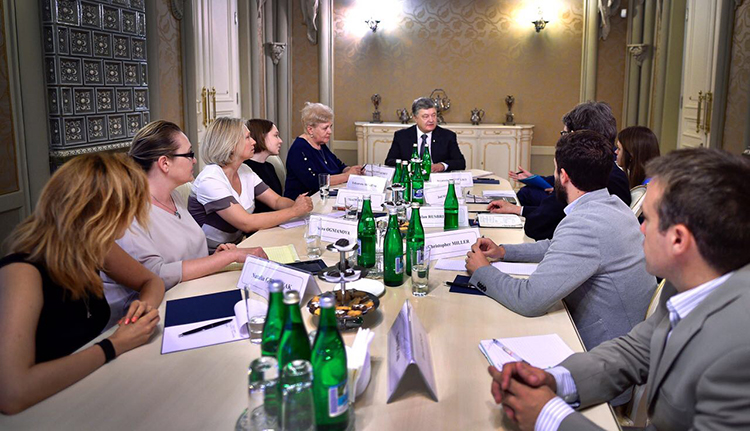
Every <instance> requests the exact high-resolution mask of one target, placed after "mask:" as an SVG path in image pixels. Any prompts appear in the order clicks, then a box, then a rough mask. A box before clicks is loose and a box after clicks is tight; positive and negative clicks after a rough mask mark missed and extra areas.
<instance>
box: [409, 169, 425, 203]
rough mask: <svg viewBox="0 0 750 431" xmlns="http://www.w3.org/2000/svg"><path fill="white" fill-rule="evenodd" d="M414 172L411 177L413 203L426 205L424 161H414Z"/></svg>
mask: <svg viewBox="0 0 750 431" xmlns="http://www.w3.org/2000/svg"><path fill="white" fill-rule="evenodd" d="M412 166H414V172H413V173H412V176H411V201H412V202H418V203H420V204H424V178H423V177H422V175H423V174H424V172H423V170H422V159H417V160H416V161H414V160H412Z"/></svg>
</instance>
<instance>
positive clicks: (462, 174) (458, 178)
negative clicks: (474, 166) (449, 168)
mask: <svg viewBox="0 0 750 431" xmlns="http://www.w3.org/2000/svg"><path fill="white" fill-rule="evenodd" d="M451 179H453V181H455V183H456V184H457V185H459V186H461V187H468V188H471V187H472V186H473V185H474V178H473V177H472V176H471V171H453V172H437V173H434V174H430V181H429V182H430V183H432V184H441V183H448V180H451Z"/></svg>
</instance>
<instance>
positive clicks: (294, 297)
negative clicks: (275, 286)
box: [284, 290, 299, 305]
mask: <svg viewBox="0 0 750 431" xmlns="http://www.w3.org/2000/svg"><path fill="white" fill-rule="evenodd" d="M284 304H288V305H291V304H299V292H297V291H296V290H287V291H286V292H284Z"/></svg>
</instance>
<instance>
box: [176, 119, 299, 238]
mask: <svg viewBox="0 0 750 431" xmlns="http://www.w3.org/2000/svg"><path fill="white" fill-rule="evenodd" d="M254 145H255V141H254V140H253V139H252V138H251V137H250V131H249V130H248V129H247V127H246V126H245V124H244V123H243V122H242V120H240V119H239V118H227V117H222V118H217V119H216V120H215V121H214V122H213V123H211V125H210V126H208V130H206V135H205V137H204V140H203V145H202V146H201V150H200V154H201V159H203V162H204V163H206V167H205V168H203V171H201V173H200V174H198V178H196V179H195V181H194V182H193V187H192V191H191V193H190V198H189V199H188V209H189V210H190V214H192V216H193V218H194V219H195V221H196V222H198V224H199V225H200V226H201V227H202V228H203V232H204V233H205V234H206V240H207V241H208V249H209V251H210V252H213V250H214V249H215V248H216V247H218V246H219V245H220V244H223V243H233V244H236V243H238V242H240V241H241V240H242V237H243V233H244V232H255V231H258V230H261V229H268V228H271V227H274V226H278V225H279V224H280V223H284V222H286V221H289V220H291V219H293V218H295V217H300V216H303V215H305V214H307V213H309V212H310V211H312V208H313V205H312V200H311V199H310V198H309V197H307V196H304V195H302V196H299V197H297V199H296V200H291V199H287V198H284V197H282V196H279V195H278V193H276V192H274V191H273V190H271V189H270V188H269V187H268V185H266V184H265V183H264V182H263V181H262V180H261V179H260V177H258V175H256V174H255V172H253V171H252V169H250V168H249V167H248V166H247V165H245V164H243V163H242V162H244V161H245V160H247V159H249V158H250V157H252V156H253V153H254ZM256 200H258V201H260V202H263V203H264V204H266V205H268V206H269V207H270V208H272V209H273V211H271V212H267V213H263V214H253V211H254V209H255V201H256Z"/></svg>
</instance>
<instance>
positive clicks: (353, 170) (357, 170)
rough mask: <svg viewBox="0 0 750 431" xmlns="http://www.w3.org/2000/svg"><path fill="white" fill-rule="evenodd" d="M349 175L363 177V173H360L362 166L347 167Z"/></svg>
mask: <svg viewBox="0 0 750 431" xmlns="http://www.w3.org/2000/svg"><path fill="white" fill-rule="evenodd" d="M347 172H348V173H349V175H364V172H363V171H362V165H354V166H351V167H349V170H348V171H347Z"/></svg>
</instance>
